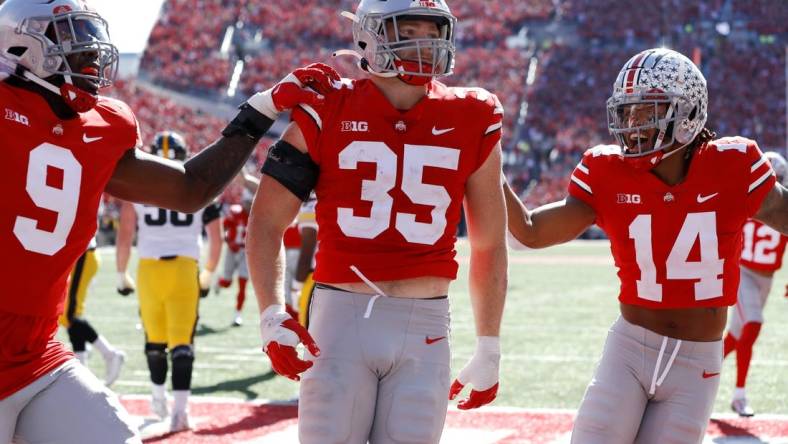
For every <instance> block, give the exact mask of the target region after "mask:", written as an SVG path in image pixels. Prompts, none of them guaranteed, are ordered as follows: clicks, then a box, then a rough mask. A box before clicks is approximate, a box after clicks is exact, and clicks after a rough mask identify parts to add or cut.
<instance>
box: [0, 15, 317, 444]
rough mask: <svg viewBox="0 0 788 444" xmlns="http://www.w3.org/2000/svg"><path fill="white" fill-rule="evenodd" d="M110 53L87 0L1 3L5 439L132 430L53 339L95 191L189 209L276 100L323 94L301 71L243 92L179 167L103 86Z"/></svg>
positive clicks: (218, 180) (216, 188)
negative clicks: (151, 148)
mask: <svg viewBox="0 0 788 444" xmlns="http://www.w3.org/2000/svg"><path fill="white" fill-rule="evenodd" d="M117 62H118V50H117V48H116V47H115V46H114V45H113V44H112V42H111V41H110V39H109V34H108V30H107V23H106V21H105V20H104V19H103V18H102V17H101V16H100V15H99V14H97V13H96V12H95V11H94V10H92V9H91V8H90V7H89V6H88V5H87V4H86V2H85V1H84V0H49V1H29V0H5V1H4V2H3V3H2V5H0V67H2V68H1V69H0V79H1V80H2V82H0V104H1V105H0V116H2V117H0V141H2V149H0V164H2V165H3V172H2V174H0V188H2V190H3V193H4V197H3V199H2V201H0V251H2V252H3V256H4V258H6V260H4V261H3V263H2V267H0V281H2V282H3V283H4V288H3V291H2V293H0V338H2V340H0V442H3V443H6V442H12V441H17V442H79V443H109V442H112V443H120V442H139V437H138V436H137V432H136V430H135V429H134V427H133V426H132V425H131V424H130V421H129V418H128V415H127V414H126V413H125V411H124V410H123V407H122V406H121V405H120V403H119V402H118V401H117V399H116V398H115V396H114V395H113V394H112V393H111V392H110V391H109V390H108V389H107V388H106V387H104V385H103V384H102V383H100V382H99V381H98V380H97V379H96V378H95V376H93V375H92V374H91V373H90V372H89V371H88V370H87V369H86V368H84V367H83V366H82V365H81V364H79V362H78V361H77V360H76V359H74V356H73V355H72V354H71V353H70V352H68V351H67V350H66V349H65V347H64V346H63V344H61V343H60V342H58V341H56V340H55V339H54V335H55V332H56V330H57V321H58V316H59V315H60V314H61V313H62V311H63V303H64V301H65V291H66V288H67V281H68V275H69V272H70V270H71V269H72V267H73V266H74V263H75V262H76V260H77V259H78V258H79V257H80V256H81V255H82V253H83V252H84V251H85V250H86V249H87V247H88V244H89V242H90V239H91V238H92V237H93V234H94V233H95V231H96V214H97V211H98V206H99V200H100V197H101V194H102V193H103V192H104V191H105V190H106V191H107V192H109V193H111V194H113V195H115V196H117V197H119V198H122V199H124V200H129V201H134V202H142V203H146V204H151V205H156V206H162V207H167V208H170V209H174V210H179V211H183V212H192V211H195V210H197V209H199V208H202V207H204V206H205V205H207V203H208V202H210V201H211V200H212V199H213V198H214V197H215V196H216V195H217V194H218V193H219V192H220V191H221V190H222V189H223V188H224V186H225V185H226V184H227V183H228V182H229V181H230V180H231V179H232V177H233V176H235V175H236V173H237V172H238V170H239V169H240V167H241V165H243V163H244V162H245V161H246V159H247V158H248V156H249V154H250V153H251V152H252V150H253V149H254V147H255V145H256V144H257V142H258V141H259V140H260V138H261V137H262V135H263V134H264V133H265V131H266V130H267V129H268V128H269V127H270V126H271V125H272V124H273V120H274V119H276V115H277V113H278V112H279V111H281V110H282V109H284V108H289V107H292V106H293V105H295V104H296V103H299V102H301V101H306V102H309V103H313V104H314V103H318V102H319V99H318V97H317V95H316V94H314V93H313V92H309V91H306V90H304V89H302V86H303V83H302V82H301V80H299V79H298V76H299V75H301V74H302V73H304V74H308V71H296V72H295V73H294V74H293V75H291V76H290V77H288V79H287V80H286V81H283V82H281V83H280V84H279V85H278V86H277V88H276V89H275V90H274V89H272V90H270V91H268V92H264V93H260V94H258V95H255V96H253V97H252V98H250V100H249V102H247V103H246V104H244V105H243V106H242V108H241V110H240V112H239V113H238V116H237V117H236V119H235V120H233V121H232V122H231V123H230V125H228V127H227V128H226V129H225V131H224V132H223V133H222V135H223V137H221V138H220V139H219V140H217V142H215V143H214V144H213V145H211V146H210V147H208V148H207V149H205V150H204V151H203V152H202V153H200V154H199V155H197V156H195V157H194V158H192V159H191V160H190V161H189V162H187V163H186V164H184V165H182V166H181V165H175V164H171V163H168V162H166V161H164V160H162V159H159V158H156V157H154V156H151V155H150V154H146V153H144V152H142V151H141V150H139V149H137V148H138V147H139V136H138V129H137V122H136V120H135V118H134V115H133V113H132V112H131V110H130V109H129V108H128V107H127V106H126V105H125V104H123V103H122V102H119V101H116V100H112V99H108V98H104V97H101V96H100V95H99V89H100V88H104V87H107V86H110V85H111V84H112V82H113V79H114V76H115V73H116V72H117ZM301 78H302V79H303V80H304V81H305V83H307V84H308V83H309V81H308V80H307V76H306V75H302V76H301ZM66 405H73V406H77V407H76V408H63V406H66ZM52 412H57V413H56V414H53V413H52Z"/></svg>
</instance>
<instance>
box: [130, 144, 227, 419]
mask: <svg viewBox="0 0 788 444" xmlns="http://www.w3.org/2000/svg"><path fill="white" fill-rule="evenodd" d="M151 152H152V153H153V154H157V155H160V156H162V157H164V158H168V159H170V160H174V161H184V160H185V159H186V152H187V150H186V144H185V143H184V141H183V138H182V137H181V136H180V135H178V134H176V133H172V132H163V133H159V134H157V135H156V138H155V140H154V143H153V145H152V146H151ZM219 216H220V207H219V205H218V204H212V205H209V206H208V207H206V208H204V209H201V210H199V211H197V212H195V213H191V214H185V213H179V212H177V211H172V210H165V209H162V208H157V207H151V206H146V205H140V204H133V206H132V204H130V203H126V202H124V203H123V206H122V208H121V214H120V227H119V229H118V242H117V266H118V275H119V276H120V275H125V274H126V267H127V265H128V259H129V253H130V249H131V241H132V238H133V236H134V228H135V227H136V228H137V255H138V256H139V267H138V269H137V293H138V295H139V303H140V314H141V316H142V323H143V327H144V329H145V354H146V357H147V361H148V369H149V370H150V378H151V382H152V383H153V387H152V399H151V406H152V408H153V411H154V413H156V414H157V415H158V416H159V417H161V418H162V419H164V418H166V417H167V415H168V410H169V409H168V406H167V395H166V389H165V385H164V384H165V382H166V379H167V371H168V368H167V367H168V366H167V352H168V351H169V356H170V361H172V389H173V395H174V400H175V402H174V405H173V413H172V416H171V419H170V421H171V422H170V430H171V431H180V430H185V429H188V428H190V427H191V426H190V424H189V416H188V409H187V405H188V398H189V392H190V388H191V376H192V366H193V362H194V347H193V340H194V329H195V326H196V324H197V317H198V313H197V311H198V305H199V299H200V284H199V282H198V281H199V279H198V273H199V272H198V261H199V258H200V250H201V246H202V230H203V227H204V228H205V230H206V232H207V233H208V241H209V244H210V247H209V255H208V261H207V263H206V264H205V270H207V273H203V276H202V278H203V280H204V281H205V282H209V281H210V276H208V277H206V274H208V275H210V274H211V273H212V272H213V271H214V270H215V269H216V264H217V262H218V260H219V254H220V252H221V241H222V239H221V228H220V217H219Z"/></svg>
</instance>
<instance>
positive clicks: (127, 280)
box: [116, 271, 135, 296]
mask: <svg viewBox="0 0 788 444" xmlns="http://www.w3.org/2000/svg"><path fill="white" fill-rule="evenodd" d="M116 289H117V290H118V293H120V295H121V296H128V295H130V294H131V293H134V289H135V287H134V279H132V278H131V275H129V272H128V271H119V272H118V286H117V287H116Z"/></svg>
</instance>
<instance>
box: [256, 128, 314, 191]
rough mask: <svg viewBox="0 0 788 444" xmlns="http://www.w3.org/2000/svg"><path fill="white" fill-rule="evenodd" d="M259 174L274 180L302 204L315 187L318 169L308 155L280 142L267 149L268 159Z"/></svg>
mask: <svg viewBox="0 0 788 444" xmlns="http://www.w3.org/2000/svg"><path fill="white" fill-rule="evenodd" d="M260 172H262V173H263V174H265V175H267V176H270V177H272V178H274V179H276V181H277V182H279V183H281V184H282V186H284V187H285V188H287V189H288V190H290V192H291V193H293V194H294V195H295V196H296V197H298V198H299V199H301V201H302V202H306V200H307V199H309V193H311V192H312V190H313V189H315V185H317V177H318V175H319V174H320V167H319V166H318V165H317V164H316V163H315V162H314V161H313V160H312V158H311V157H309V154H307V153H302V152H301V151H298V149H297V148H296V147H294V146H293V145H290V144H289V143H287V142H285V141H282V140H280V141H278V142H276V143H275V144H274V145H273V146H271V148H269V149H268V157H266V159H265V163H263V168H262V170H260Z"/></svg>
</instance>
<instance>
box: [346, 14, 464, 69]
mask: <svg viewBox="0 0 788 444" xmlns="http://www.w3.org/2000/svg"><path fill="white" fill-rule="evenodd" d="M342 15H343V16H345V17H347V18H350V19H351V20H353V42H354V44H355V45H356V48H355V49H356V51H358V56H359V57H360V58H361V66H362V68H364V69H365V70H367V71H369V72H371V73H372V74H375V75H379V76H382V77H397V76H399V77H400V78H402V79H403V80H406V81H407V80H410V79H412V78H413V77H421V78H426V80H425V79H422V80H421V83H426V82H428V81H429V80H430V79H432V78H434V77H439V76H444V75H450V74H452V72H454V55H455V52H456V48H455V45H454V40H455V39H454V31H455V27H456V25H457V18H456V17H454V16H453V15H452V13H451V10H450V9H449V6H448V5H447V4H446V1H445V0H361V3H359V5H358V8H357V9H356V13H355V14H352V13H350V12H344V13H342ZM407 19H416V20H430V21H434V22H435V23H436V24H437V25H438V29H439V31H440V37H438V38H419V39H408V38H406V37H403V36H401V35H400V34H399V31H398V26H397V21H398V20H407ZM387 23H391V24H393V26H392V27H391V28H392V29H393V34H391V33H390V32H391V31H392V29H389V28H387V26H386V24H387ZM406 51H407V52H413V51H415V53H416V54H417V60H404V59H403V58H402V57H400V56H399V54H400V53H402V52H406ZM342 53H347V51H340V52H337V54H342ZM428 53H431V54H428ZM414 81H415V82H419V80H414Z"/></svg>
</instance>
